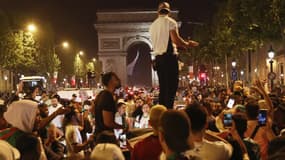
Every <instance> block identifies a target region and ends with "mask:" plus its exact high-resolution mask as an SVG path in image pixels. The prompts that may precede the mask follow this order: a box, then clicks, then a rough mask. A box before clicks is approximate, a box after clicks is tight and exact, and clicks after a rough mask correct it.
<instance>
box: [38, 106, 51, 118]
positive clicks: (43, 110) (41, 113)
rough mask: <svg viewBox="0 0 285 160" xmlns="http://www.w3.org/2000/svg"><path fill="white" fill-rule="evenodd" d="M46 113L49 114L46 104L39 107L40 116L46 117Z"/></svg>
mask: <svg viewBox="0 0 285 160" xmlns="http://www.w3.org/2000/svg"><path fill="white" fill-rule="evenodd" d="M48 114H49V111H48V106H47V105H46V106H44V107H42V108H40V116H41V117H42V118H45V117H47V116H48Z"/></svg>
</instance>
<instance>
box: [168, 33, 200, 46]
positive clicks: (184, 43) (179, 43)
mask: <svg viewBox="0 0 285 160" xmlns="http://www.w3.org/2000/svg"><path fill="white" fill-rule="evenodd" d="M170 37H171V40H172V42H173V43H175V44H176V45H177V46H178V47H182V48H190V47H196V46H198V45H199V43H198V42H195V41H191V40H189V41H184V40H183V38H181V37H180V35H179V33H178V30H177V29H173V30H171V31H170Z"/></svg>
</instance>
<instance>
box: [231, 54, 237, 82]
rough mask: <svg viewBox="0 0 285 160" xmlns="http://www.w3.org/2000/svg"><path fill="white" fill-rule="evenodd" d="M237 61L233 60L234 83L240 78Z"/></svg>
mask: <svg viewBox="0 0 285 160" xmlns="http://www.w3.org/2000/svg"><path fill="white" fill-rule="evenodd" d="M236 66H237V62H236V60H235V59H233V61H232V80H233V83H234V82H235V81H236V80H237V79H238V73H237V71H236Z"/></svg>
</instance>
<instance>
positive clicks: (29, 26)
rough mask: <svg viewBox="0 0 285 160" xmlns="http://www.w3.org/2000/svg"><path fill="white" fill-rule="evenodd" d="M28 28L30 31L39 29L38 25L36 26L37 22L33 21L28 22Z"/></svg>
mask: <svg viewBox="0 0 285 160" xmlns="http://www.w3.org/2000/svg"><path fill="white" fill-rule="evenodd" d="M27 30H28V31H29V32H31V33H34V32H36V31H37V27H36V25H35V24H33V23H31V24H28V26H27Z"/></svg>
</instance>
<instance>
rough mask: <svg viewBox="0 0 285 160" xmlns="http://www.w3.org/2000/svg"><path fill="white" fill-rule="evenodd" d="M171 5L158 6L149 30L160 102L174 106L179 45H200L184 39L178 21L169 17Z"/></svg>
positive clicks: (186, 46) (161, 4)
mask: <svg viewBox="0 0 285 160" xmlns="http://www.w3.org/2000/svg"><path fill="white" fill-rule="evenodd" d="M169 14H170V5H169V4H168V3H167V2H162V3H160V4H159V7H158V18H157V19H156V20H155V21H154V22H153V23H152V24H151V26H150V29H149V32H150V39H151V42H152V45H153V54H154V55H155V61H154V64H153V66H154V69H156V70H157V75H158V79H159V88H160V90H159V91H160V93H159V104H162V105H164V106H166V107H167V108H173V102H174V97H175V94H176V90H177V87H178V60H177V54H178V53H177V49H176V46H177V47H182V48H189V47H194V46H198V45H199V43H197V42H195V41H191V40H189V41H184V40H183V39H182V38H181V37H180V35H179V32H178V25H177V22H176V21H175V20H174V19H172V18H170V17H169Z"/></svg>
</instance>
